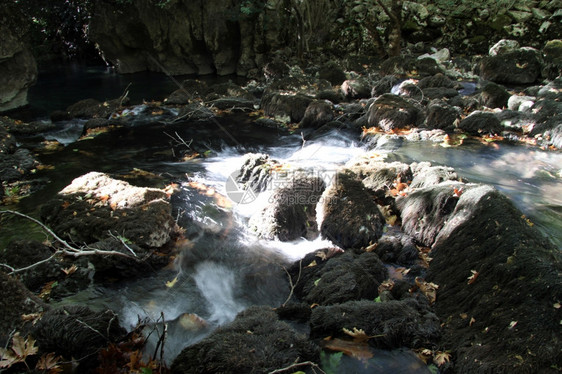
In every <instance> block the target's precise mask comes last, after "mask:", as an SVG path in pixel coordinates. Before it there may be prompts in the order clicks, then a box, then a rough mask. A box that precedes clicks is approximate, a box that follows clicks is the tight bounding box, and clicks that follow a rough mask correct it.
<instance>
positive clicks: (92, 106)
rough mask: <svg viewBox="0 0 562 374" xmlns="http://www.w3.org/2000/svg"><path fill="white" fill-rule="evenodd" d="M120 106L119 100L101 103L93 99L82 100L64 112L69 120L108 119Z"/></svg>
mask: <svg viewBox="0 0 562 374" xmlns="http://www.w3.org/2000/svg"><path fill="white" fill-rule="evenodd" d="M120 105H121V102H120V101H119V100H112V101H109V102H105V103H102V102H100V101H98V100H95V99H84V100H80V101H78V102H77V103H74V104H72V105H71V106H69V107H68V108H66V111H67V112H68V116H69V117H70V118H109V116H110V115H111V114H112V113H113V112H115V111H116V110H117V109H118V108H119V107H120Z"/></svg>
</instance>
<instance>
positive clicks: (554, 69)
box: [542, 39, 562, 80]
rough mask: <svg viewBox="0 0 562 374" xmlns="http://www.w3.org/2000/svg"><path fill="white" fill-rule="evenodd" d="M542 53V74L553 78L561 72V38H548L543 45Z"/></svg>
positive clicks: (547, 77)
mask: <svg viewBox="0 0 562 374" xmlns="http://www.w3.org/2000/svg"><path fill="white" fill-rule="evenodd" d="M542 53H543V56H544V66H543V69H542V76H543V77H544V78H546V79H552V80H554V79H555V78H556V77H558V76H560V74H561V73H562V40H561V39H555V40H549V41H548V42H546V44H545V45H544V47H543V49H542Z"/></svg>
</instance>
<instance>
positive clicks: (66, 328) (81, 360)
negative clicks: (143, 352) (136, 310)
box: [31, 306, 127, 373]
mask: <svg viewBox="0 0 562 374" xmlns="http://www.w3.org/2000/svg"><path fill="white" fill-rule="evenodd" d="M31 334H32V336H33V337H34V338H35V339H36V340H37V345H38V346H39V349H40V350H41V352H45V353H50V352H54V353H55V354H57V355H61V356H63V357H64V358H65V359H67V360H76V362H77V363H78V367H77V370H78V371H80V372H82V373H85V372H90V371H91V370H93V369H95V368H96V366H97V363H98V354H99V351H100V350H101V349H103V348H106V347H108V346H109V345H110V344H112V343H116V342H117V341H118V340H119V339H121V338H123V337H124V336H125V335H126V334H127V331H126V330H125V329H124V328H122V327H121V326H120V325H119V317H118V315H117V314H115V313H114V312H113V311H111V310H105V311H100V312H96V311H92V310H91V309H89V308H87V307H83V306H65V307H60V308H57V309H52V310H49V311H48V312H46V313H45V314H44V315H43V316H42V317H41V319H39V320H38V321H37V323H36V324H35V325H34V326H33V328H32V330H31Z"/></svg>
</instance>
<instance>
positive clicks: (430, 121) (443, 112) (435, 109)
mask: <svg viewBox="0 0 562 374" xmlns="http://www.w3.org/2000/svg"><path fill="white" fill-rule="evenodd" d="M460 117H461V113H460V110H459V108H458V107H456V106H452V105H449V104H447V103H446V102H445V101H443V100H438V99H435V100H432V101H430V103H429V105H428V106H427V117H426V118H425V126H426V127H427V128H429V129H441V130H445V131H448V132H451V131H453V130H454V129H455V124H456V123H457V121H459V120H460Z"/></svg>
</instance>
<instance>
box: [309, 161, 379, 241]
mask: <svg viewBox="0 0 562 374" xmlns="http://www.w3.org/2000/svg"><path fill="white" fill-rule="evenodd" d="M320 209H321V211H320V213H319V224H320V232H321V234H322V235H323V236H324V237H326V238H328V239H330V240H331V241H332V242H334V243H335V244H336V245H338V246H340V247H341V248H344V249H345V248H361V247H366V246H368V245H370V244H372V243H374V242H376V241H377V240H378V238H380V237H381V235H382V229H383V226H384V223H385V220H384V217H383V216H382V214H381V212H380V211H379V209H378V207H377V204H375V202H374V201H373V198H372V196H371V195H370V194H369V193H368V192H367V190H366V189H365V187H364V186H363V184H362V183H361V182H360V181H358V180H357V179H356V176H355V175H352V174H351V173H344V172H339V173H337V174H336V177H335V180H334V182H333V184H332V185H331V186H329V187H328V188H327V189H326V190H325V191H324V193H323V194H322V198H321V207H320Z"/></svg>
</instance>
